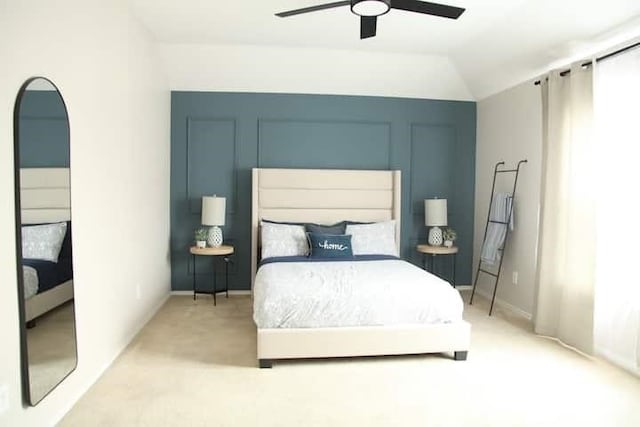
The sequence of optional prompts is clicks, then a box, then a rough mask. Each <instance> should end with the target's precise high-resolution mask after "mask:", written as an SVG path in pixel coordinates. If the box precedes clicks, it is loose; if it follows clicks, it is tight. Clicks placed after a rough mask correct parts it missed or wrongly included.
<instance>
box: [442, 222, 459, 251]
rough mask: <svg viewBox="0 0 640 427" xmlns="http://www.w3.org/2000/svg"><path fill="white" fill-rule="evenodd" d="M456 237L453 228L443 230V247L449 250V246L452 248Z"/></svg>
mask: <svg viewBox="0 0 640 427" xmlns="http://www.w3.org/2000/svg"><path fill="white" fill-rule="evenodd" d="M457 237H458V234H457V233H456V230H454V229H453V228H450V227H447V228H445V229H444V232H443V233H442V238H443V240H444V245H445V246H446V247H448V248H450V247H451V246H453V242H455V241H456V238H457Z"/></svg>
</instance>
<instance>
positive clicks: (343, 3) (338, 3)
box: [276, 1, 351, 18]
mask: <svg viewBox="0 0 640 427" xmlns="http://www.w3.org/2000/svg"><path fill="white" fill-rule="evenodd" d="M349 4H351V2H350V1H334V2H333V3H325V4H319V5H317V6H309V7H303V8H302V9H294V10H288V11H286V12H280V13H276V16H279V17H280V18H285V17H287V16H292V15H300V14H301V13H309V12H316V11H318V10H323V9H333V8H334V7H340V6H347V5H349Z"/></svg>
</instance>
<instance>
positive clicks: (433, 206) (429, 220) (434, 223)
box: [424, 199, 447, 246]
mask: <svg viewBox="0 0 640 427" xmlns="http://www.w3.org/2000/svg"><path fill="white" fill-rule="evenodd" d="M424 225H426V226H427V227H431V228H430V229H429V236H428V238H427V242H428V243H429V245H431V246H440V245H442V243H443V238H442V229H441V228H440V226H446V225H447V199H425V201H424Z"/></svg>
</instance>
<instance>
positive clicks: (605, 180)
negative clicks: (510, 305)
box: [594, 49, 640, 373]
mask: <svg viewBox="0 0 640 427" xmlns="http://www.w3.org/2000/svg"><path fill="white" fill-rule="evenodd" d="M595 89H596V92H595V105H596V124H597V134H598V164H597V166H596V170H597V171H598V175H599V180H598V186H597V196H598V249H597V269H596V292H595V329H594V333H595V348H596V353H597V354H600V355H602V356H604V357H606V358H607V359H610V360H611V361H613V362H615V363H617V364H619V365H621V366H623V367H624V368H626V369H629V370H631V371H635V372H638V373H640V369H639V368H640V278H639V277H640V276H639V275H638V266H639V264H640V249H639V248H640V246H639V244H640V188H639V187H640V107H639V105H640V49H634V50H631V51H628V52H625V53H623V54H620V55H617V56H614V57H611V58H609V59H606V60H604V61H601V62H599V63H598V67H597V70H596V86H595Z"/></svg>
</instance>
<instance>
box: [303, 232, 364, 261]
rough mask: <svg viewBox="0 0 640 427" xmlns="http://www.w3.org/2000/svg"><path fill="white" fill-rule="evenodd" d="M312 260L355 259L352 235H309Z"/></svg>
mask: <svg viewBox="0 0 640 427" xmlns="http://www.w3.org/2000/svg"><path fill="white" fill-rule="evenodd" d="M307 239H308V240H309V247H310V248H311V255H310V256H311V257H312V258H353V249H352V248H351V235H350V234H339V235H336V234H320V233H307Z"/></svg>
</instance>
